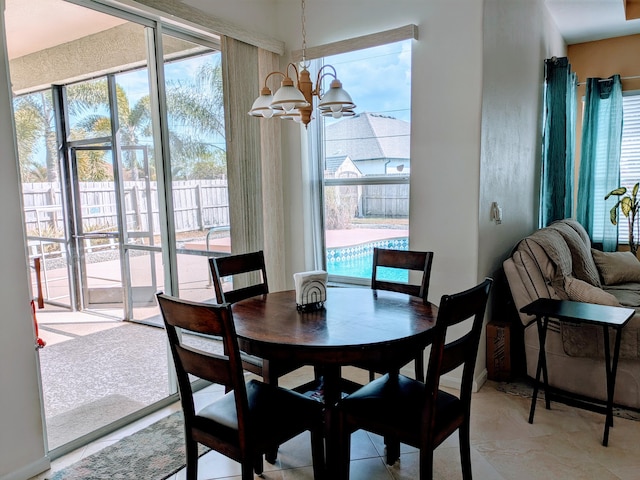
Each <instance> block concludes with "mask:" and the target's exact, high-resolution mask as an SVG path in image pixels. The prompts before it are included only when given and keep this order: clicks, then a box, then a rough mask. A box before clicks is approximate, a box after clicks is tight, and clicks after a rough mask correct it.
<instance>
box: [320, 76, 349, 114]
mask: <svg viewBox="0 0 640 480" xmlns="http://www.w3.org/2000/svg"><path fill="white" fill-rule="evenodd" d="M355 106H356V105H355V104H354V103H353V100H351V95H349V94H348V93H347V92H346V90H344V89H343V88H342V84H341V83H340V82H339V81H338V80H334V81H333V82H331V88H330V89H329V91H328V92H327V93H325V94H324V96H323V97H322V99H321V100H320V103H318V108H319V109H320V111H321V112H322V114H323V115H324V114H325V112H333V113H337V112H340V111H343V112H344V111H345V110H353V109H354V108H355ZM329 114H331V113H329Z"/></svg>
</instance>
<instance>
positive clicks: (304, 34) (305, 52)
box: [301, 0, 307, 66]
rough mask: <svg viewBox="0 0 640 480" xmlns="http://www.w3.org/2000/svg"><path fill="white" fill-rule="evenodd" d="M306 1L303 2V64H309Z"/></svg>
mask: <svg viewBox="0 0 640 480" xmlns="http://www.w3.org/2000/svg"><path fill="white" fill-rule="evenodd" d="M304 7H305V0H302V15H301V20H302V64H303V66H304V65H305V64H306V63H307V17H305V14H304Z"/></svg>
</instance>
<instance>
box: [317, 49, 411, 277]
mask: <svg viewBox="0 0 640 480" xmlns="http://www.w3.org/2000/svg"><path fill="white" fill-rule="evenodd" d="M323 63H324V64H331V65H333V66H334V67H335V68H336V70H337V72H338V78H339V79H340V81H341V82H342V84H343V85H344V88H345V90H347V91H348V92H349V93H350V95H351V96H352V98H353V101H354V103H355V104H356V114H355V115H354V116H351V117H344V118H339V119H334V118H331V117H320V116H319V115H316V117H317V120H316V121H317V122H319V126H318V128H319V130H320V131H319V132H318V137H319V138H320V139H321V140H320V141H319V142H317V143H318V145H319V146H318V151H319V152H321V154H320V164H321V165H320V167H319V168H321V169H322V174H321V175H322V178H323V181H324V188H323V192H322V193H323V199H324V212H323V213H324V218H323V220H324V243H325V262H326V269H327V272H328V273H329V276H330V279H331V280H334V281H341V282H350V283H366V281H367V280H369V279H370V278H371V264H372V255H373V248H374V247H383V248H395V249H407V248H408V241H409V176H410V172H411V156H410V139H411V135H410V129H411V128H410V127H411V123H410V121H411V40H405V41H402V42H396V43H391V44H386V45H382V46H377V47H372V48H367V49H363V50H358V51H354V52H349V53H343V54H340V55H334V56H331V57H324V59H323ZM320 65H321V64H320ZM329 80H330V79H329ZM324 88H325V91H326V90H327V89H328V84H326V85H325V86H324ZM312 143H314V144H315V143H316V142H312ZM405 276H406V275H405Z"/></svg>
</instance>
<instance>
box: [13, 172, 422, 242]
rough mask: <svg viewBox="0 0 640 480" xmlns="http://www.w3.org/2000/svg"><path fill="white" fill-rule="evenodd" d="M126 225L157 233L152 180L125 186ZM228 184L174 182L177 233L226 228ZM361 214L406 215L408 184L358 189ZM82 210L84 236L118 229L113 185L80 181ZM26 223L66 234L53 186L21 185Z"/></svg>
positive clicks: (34, 229)
mask: <svg viewBox="0 0 640 480" xmlns="http://www.w3.org/2000/svg"><path fill="white" fill-rule="evenodd" d="M123 187H124V203H125V212H126V226H127V231H128V232H129V233H134V232H144V233H146V234H159V233H160V231H159V227H158V225H159V216H158V211H159V210H158V195H157V185H156V183H155V182H148V183H147V182H145V181H144V180H141V181H136V182H132V181H129V182H124V186H123ZM227 190H228V189H227V181H226V179H223V180H191V181H178V182H174V183H173V210H174V221H175V229H176V232H187V231H196V230H206V229H208V228H210V227H213V226H219V225H229V203H228V198H229V197H228V191H227ZM358 190H359V192H358V193H359V195H360V199H359V202H358V203H359V216H361V217H385V218H396V217H405V218H406V217H407V216H408V215H409V185H366V186H364V187H363V188H359V189H358ZM79 192H80V198H79V202H80V206H81V208H80V212H81V215H82V226H83V231H84V232H85V233H88V232H92V233H95V232H109V231H115V230H116V229H117V208H116V196H115V191H114V185H113V183H111V182H81V183H80V185H79ZM22 195H23V201H24V212H25V223H26V229H27V234H28V235H30V236H44V237H60V236H62V232H63V231H64V225H63V223H62V222H63V218H64V217H63V214H62V195H61V192H60V185H59V184H57V183H23V184H22Z"/></svg>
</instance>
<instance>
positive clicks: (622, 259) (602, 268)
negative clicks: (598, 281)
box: [591, 248, 640, 285]
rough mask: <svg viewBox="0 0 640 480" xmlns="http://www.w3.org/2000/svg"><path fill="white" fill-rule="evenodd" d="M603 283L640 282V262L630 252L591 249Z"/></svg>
mask: <svg viewBox="0 0 640 480" xmlns="http://www.w3.org/2000/svg"><path fill="white" fill-rule="evenodd" d="M591 253H592V254H593V260H594V261H595V262H596V267H598V271H599V272H600V276H601V277H602V281H603V282H604V284H605V285H616V284H618V283H626V282H640V262H639V261H638V259H637V258H636V257H635V256H634V255H633V253H631V252H601V251H600V250H596V249H593V248H592V249H591Z"/></svg>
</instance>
